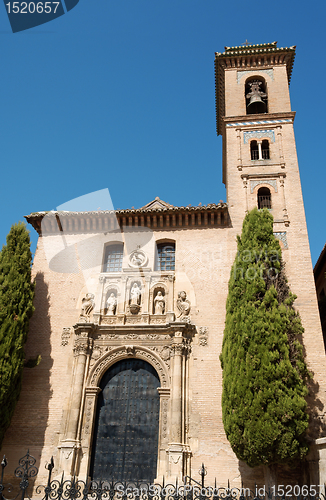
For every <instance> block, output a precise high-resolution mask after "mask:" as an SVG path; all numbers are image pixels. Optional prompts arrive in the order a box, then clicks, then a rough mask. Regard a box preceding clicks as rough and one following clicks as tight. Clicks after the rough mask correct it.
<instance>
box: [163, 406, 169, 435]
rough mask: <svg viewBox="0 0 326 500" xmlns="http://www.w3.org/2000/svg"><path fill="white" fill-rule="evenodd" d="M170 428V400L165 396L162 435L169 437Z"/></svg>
mask: <svg viewBox="0 0 326 500" xmlns="http://www.w3.org/2000/svg"><path fill="white" fill-rule="evenodd" d="M167 430H168V401H167V400H166V399H165V398H164V399H163V401H162V437H163V439H164V440H165V439H166V438H167Z"/></svg>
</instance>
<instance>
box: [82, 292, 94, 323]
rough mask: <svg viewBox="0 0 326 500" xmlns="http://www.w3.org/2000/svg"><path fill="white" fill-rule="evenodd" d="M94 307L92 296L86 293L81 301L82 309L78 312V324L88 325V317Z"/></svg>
mask: <svg viewBox="0 0 326 500" xmlns="http://www.w3.org/2000/svg"><path fill="white" fill-rule="evenodd" d="M94 306H95V302H94V294H93V293H87V294H86V297H84V298H83V300H82V307H81V311H80V317H79V322H84V323H89V321H90V315H91V312H92V311H93V309H94Z"/></svg>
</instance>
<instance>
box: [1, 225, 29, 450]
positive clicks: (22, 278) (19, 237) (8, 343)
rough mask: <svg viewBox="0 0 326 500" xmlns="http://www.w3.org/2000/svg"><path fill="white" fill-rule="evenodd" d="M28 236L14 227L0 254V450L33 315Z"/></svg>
mask: <svg viewBox="0 0 326 500" xmlns="http://www.w3.org/2000/svg"><path fill="white" fill-rule="evenodd" d="M31 262H32V254H31V251H30V240H29V232H28V231H27V229H26V226H25V224H24V223H23V222H19V223H18V224H14V225H13V226H12V227H11V230H10V232H9V234H8V236H7V244H6V245H4V246H3V248H2V251H1V253H0V446H1V443H2V440H3V437H4V434H5V431H6V429H7V428H8V427H9V424H10V420H11V417H12V414H13V412H14V409H15V406H16V403H17V401H18V398H19V394H20V389H21V381H22V373H23V365H24V358H25V356H24V344H25V342H26V338H27V333H28V326H29V319H30V317H31V316H32V314H33V311H34V306H33V298H34V284H33V283H32V282H31Z"/></svg>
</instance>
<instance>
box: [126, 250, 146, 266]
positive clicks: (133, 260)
mask: <svg viewBox="0 0 326 500" xmlns="http://www.w3.org/2000/svg"><path fill="white" fill-rule="evenodd" d="M147 261H148V257H147V255H146V254H145V252H144V251H143V250H140V246H139V245H138V246H137V250H134V251H133V252H131V254H130V255H129V266H130V267H133V268H136V269H137V268H140V267H144V266H145V265H146V264H147Z"/></svg>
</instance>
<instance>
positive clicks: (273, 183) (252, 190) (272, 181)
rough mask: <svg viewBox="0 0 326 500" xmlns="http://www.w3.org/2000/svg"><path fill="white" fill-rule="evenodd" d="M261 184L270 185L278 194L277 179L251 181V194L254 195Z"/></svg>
mask: <svg viewBox="0 0 326 500" xmlns="http://www.w3.org/2000/svg"><path fill="white" fill-rule="evenodd" d="M259 184H268V185H269V186H272V187H273V188H274V191H275V193H277V183H276V179H260V180H257V181H250V192H251V193H253V192H254V189H255V187H256V186H259Z"/></svg>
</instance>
